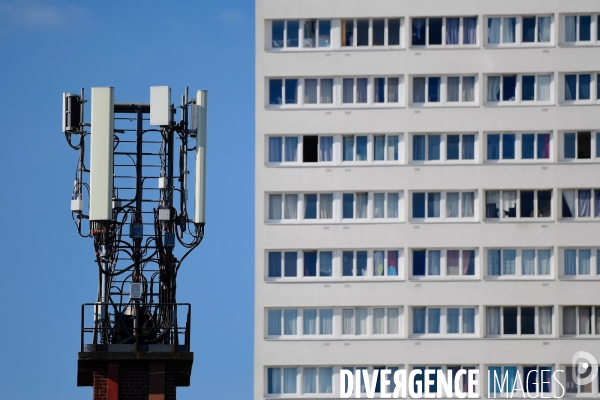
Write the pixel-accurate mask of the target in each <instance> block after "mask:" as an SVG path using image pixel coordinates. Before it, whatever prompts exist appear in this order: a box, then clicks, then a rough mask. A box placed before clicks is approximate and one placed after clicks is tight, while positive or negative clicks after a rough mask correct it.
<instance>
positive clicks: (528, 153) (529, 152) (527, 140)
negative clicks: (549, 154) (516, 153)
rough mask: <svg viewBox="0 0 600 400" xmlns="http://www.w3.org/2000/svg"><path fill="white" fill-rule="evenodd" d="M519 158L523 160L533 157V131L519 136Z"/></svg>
mask: <svg viewBox="0 0 600 400" xmlns="http://www.w3.org/2000/svg"><path fill="white" fill-rule="evenodd" d="M521 158H523V159H525V160H529V159H532V158H535V133H527V134H524V135H522V136H521Z"/></svg>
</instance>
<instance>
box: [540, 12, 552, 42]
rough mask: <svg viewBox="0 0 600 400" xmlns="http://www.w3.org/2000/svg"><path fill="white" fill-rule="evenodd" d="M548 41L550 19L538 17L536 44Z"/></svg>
mask: <svg viewBox="0 0 600 400" xmlns="http://www.w3.org/2000/svg"><path fill="white" fill-rule="evenodd" d="M549 41H550V17H538V42H549Z"/></svg>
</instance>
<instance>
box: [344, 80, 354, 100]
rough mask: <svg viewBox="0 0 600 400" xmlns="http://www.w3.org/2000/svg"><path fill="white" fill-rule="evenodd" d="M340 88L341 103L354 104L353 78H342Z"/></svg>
mask: <svg viewBox="0 0 600 400" xmlns="http://www.w3.org/2000/svg"><path fill="white" fill-rule="evenodd" d="M342 88H343V93H342V102H343V103H354V78H344V80H343V83H342Z"/></svg>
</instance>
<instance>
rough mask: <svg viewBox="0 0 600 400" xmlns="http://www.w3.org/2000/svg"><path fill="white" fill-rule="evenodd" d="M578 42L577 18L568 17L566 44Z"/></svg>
mask: <svg viewBox="0 0 600 400" xmlns="http://www.w3.org/2000/svg"><path fill="white" fill-rule="evenodd" d="M576 41H577V16H576V15H568V16H566V17H565V42H576Z"/></svg>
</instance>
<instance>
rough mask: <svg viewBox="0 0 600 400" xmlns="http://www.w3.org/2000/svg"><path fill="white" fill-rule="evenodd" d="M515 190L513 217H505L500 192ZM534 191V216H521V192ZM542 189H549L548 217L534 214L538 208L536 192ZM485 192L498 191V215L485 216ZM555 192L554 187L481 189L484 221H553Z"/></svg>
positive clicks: (543, 190)
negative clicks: (550, 196) (514, 213)
mask: <svg viewBox="0 0 600 400" xmlns="http://www.w3.org/2000/svg"><path fill="white" fill-rule="evenodd" d="M505 191H506V192H517V198H516V211H515V212H516V215H515V217H505V216H504V215H503V209H504V208H503V201H504V199H503V196H502V193H503V192H505ZM531 191H533V192H534V195H533V213H534V216H533V217H521V192H531ZM540 191H542V192H547V191H550V192H551V195H552V198H551V199H550V216H549V217H537V216H536V214H537V213H538V211H539V209H538V193H539V192H540ZM487 192H498V203H497V204H498V217H487V216H486V208H487ZM555 202H556V193H555V190H554V189H514V190H494V189H486V190H484V191H483V199H482V203H483V204H485V208H484V209H483V219H484V221H486V222H489V221H503V222H504V221H505V222H510V221H513V222H514V221H519V222H525V221H548V222H550V221H553V220H554V216H555V215H556V205H555Z"/></svg>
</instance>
